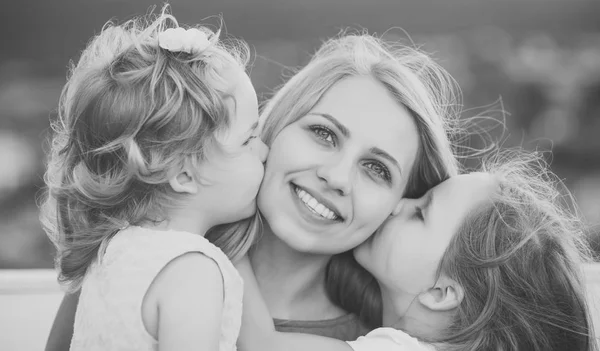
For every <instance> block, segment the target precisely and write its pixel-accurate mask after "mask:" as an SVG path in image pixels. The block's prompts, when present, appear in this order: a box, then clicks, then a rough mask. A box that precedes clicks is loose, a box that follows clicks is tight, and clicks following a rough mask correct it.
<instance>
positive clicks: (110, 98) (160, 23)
mask: <svg viewBox="0 0 600 351" xmlns="http://www.w3.org/2000/svg"><path fill="white" fill-rule="evenodd" d="M173 27H179V25H178V23H177V21H176V19H175V18H174V17H173V16H171V15H170V14H169V13H168V7H165V8H163V10H162V12H161V13H160V14H159V15H148V16H145V17H140V18H136V19H133V20H130V21H128V22H126V23H124V24H122V25H114V24H112V23H108V24H107V25H105V27H104V28H103V29H102V31H101V33H100V34H98V35H97V36H95V37H94V38H92V40H91V41H90V42H89V44H88V45H87V47H86V48H85V50H84V51H83V53H82V54H81V57H80V58H79V60H78V62H77V63H72V64H71V67H70V74H69V77H68V80H67V83H66V85H65V87H64V89H63V91H62V94H61V97H60V103H59V109H58V116H57V118H56V120H55V121H53V123H52V127H53V131H54V135H53V138H52V142H51V149H50V154H49V158H48V166H47V171H46V174H45V181H46V185H47V196H46V198H45V199H44V202H43V204H42V214H41V219H42V223H43V226H44V229H45V230H46V232H47V234H48V236H49V237H50V239H51V240H52V241H53V242H54V244H55V245H56V247H57V250H58V254H57V267H58V268H59V271H60V276H59V280H60V281H61V282H66V283H69V284H70V288H71V289H77V288H78V287H79V286H80V284H81V281H82V278H83V276H84V274H85V272H86V270H87V269H88V267H89V266H90V265H91V264H92V263H93V262H94V260H96V259H97V258H98V257H99V255H101V254H102V252H103V249H104V247H105V246H106V244H107V242H108V240H109V239H110V238H111V237H112V236H113V235H114V234H115V233H116V232H117V231H118V230H119V229H120V228H123V227H125V226H127V225H139V224H143V223H149V222H150V223H156V222H160V221H162V220H164V219H166V213H167V211H168V209H169V208H172V206H177V200H178V197H177V195H176V194H175V193H174V192H173V191H172V190H171V189H170V188H169V186H168V183H167V181H168V179H169V177H170V176H172V175H173V174H175V172H177V171H178V170H180V169H181V168H182V167H183V166H184V165H186V164H191V165H197V164H198V162H200V161H201V160H203V159H205V158H206V157H207V156H208V154H209V151H210V150H213V148H219V144H218V143H217V142H216V140H215V138H214V134H215V133H214V132H215V131H217V130H221V129H223V128H227V127H228V126H229V124H230V116H229V111H228V108H227V106H226V104H225V101H224V97H226V96H228V95H229V91H230V88H231V87H230V86H229V85H230V83H229V82H227V81H226V80H225V78H224V77H223V75H222V73H223V68H226V67H232V66H237V67H241V68H242V69H243V68H245V66H246V64H247V61H248V56H249V55H248V54H249V50H248V47H247V45H246V44H245V43H243V42H241V41H238V40H233V39H227V40H225V41H219V35H220V30H218V31H216V32H213V31H211V30H210V29H208V28H207V27H198V29H199V30H201V31H203V32H205V33H206V34H207V36H208V38H209V41H210V42H211V44H210V45H209V46H208V48H206V50H203V51H201V52H192V53H185V52H171V51H169V50H165V49H162V48H161V47H160V46H159V45H158V34H159V33H161V32H162V31H164V30H165V29H166V28H173ZM194 169H196V168H195V167H194ZM220 240H221V241H222V242H224V243H225V244H226V245H225V247H226V249H225V252H226V253H227V254H228V255H229V256H230V257H237V256H239V255H241V254H243V253H245V251H246V250H247V248H248V246H249V245H250V244H251V243H252V237H246V236H243V235H239V232H238V231H228V232H227V235H226V237H222V238H220Z"/></svg>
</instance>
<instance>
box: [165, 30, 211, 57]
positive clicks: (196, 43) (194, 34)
mask: <svg viewBox="0 0 600 351" xmlns="http://www.w3.org/2000/svg"><path fill="white" fill-rule="evenodd" d="M210 44H211V43H210V41H209V40H208V36H207V35H206V33H204V32H203V31H201V30H199V29H197V28H190V29H187V30H186V29H183V28H181V27H179V28H168V29H167V30H165V31H163V32H160V33H158V46H160V47H161V48H163V49H165V50H169V51H171V52H187V53H188V54H198V53H201V52H202V51H204V50H206V48H208V47H209V46H210Z"/></svg>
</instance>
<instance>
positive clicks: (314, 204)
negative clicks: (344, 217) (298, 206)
mask: <svg viewBox="0 0 600 351" xmlns="http://www.w3.org/2000/svg"><path fill="white" fill-rule="evenodd" d="M295 190H296V194H297V195H298V197H299V198H300V200H302V202H304V204H305V205H306V206H307V207H308V208H309V209H310V210H312V211H313V212H314V213H316V214H318V215H320V216H321V217H324V218H327V219H331V220H336V219H338V216H337V215H336V214H335V212H333V211H332V210H330V209H329V208H327V206H325V205H323V204H322V203H320V202H319V201H317V199H315V198H314V197H312V196H311V195H310V194H309V193H307V192H306V191H304V190H302V189H300V188H298V187H295Z"/></svg>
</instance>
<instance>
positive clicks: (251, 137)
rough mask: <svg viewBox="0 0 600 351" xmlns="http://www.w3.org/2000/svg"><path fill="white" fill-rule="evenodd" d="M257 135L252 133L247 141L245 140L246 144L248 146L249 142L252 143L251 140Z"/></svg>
mask: <svg viewBox="0 0 600 351" xmlns="http://www.w3.org/2000/svg"><path fill="white" fill-rule="evenodd" d="M255 138H256V135H251V136H250V137H249V138H248V139H246V141H244V144H242V145H244V146H247V145H248V144H250V142H251V141H252V139H255Z"/></svg>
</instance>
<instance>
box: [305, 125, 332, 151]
mask: <svg viewBox="0 0 600 351" xmlns="http://www.w3.org/2000/svg"><path fill="white" fill-rule="evenodd" d="M309 129H310V130H311V131H312V132H313V134H314V135H315V136H316V137H317V138H319V139H321V140H323V141H324V142H326V143H329V144H331V145H333V146H335V145H336V144H337V141H336V136H335V133H334V132H333V131H332V130H331V129H329V128H327V127H325V126H323V125H320V124H315V125H312V126H310V127H309Z"/></svg>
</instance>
